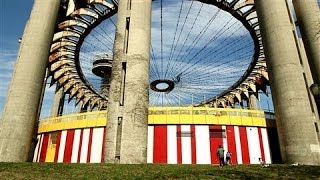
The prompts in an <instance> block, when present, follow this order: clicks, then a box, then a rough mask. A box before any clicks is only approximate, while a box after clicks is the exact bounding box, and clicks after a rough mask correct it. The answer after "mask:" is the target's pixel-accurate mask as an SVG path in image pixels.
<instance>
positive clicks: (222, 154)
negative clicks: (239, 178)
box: [217, 145, 224, 167]
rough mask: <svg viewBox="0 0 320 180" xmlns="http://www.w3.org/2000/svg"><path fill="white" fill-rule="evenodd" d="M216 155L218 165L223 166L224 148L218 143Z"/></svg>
mask: <svg viewBox="0 0 320 180" xmlns="http://www.w3.org/2000/svg"><path fill="white" fill-rule="evenodd" d="M217 156H218V158H219V166H220V167H223V166H224V149H223V147H222V146H221V145H219V148H218V150H217Z"/></svg>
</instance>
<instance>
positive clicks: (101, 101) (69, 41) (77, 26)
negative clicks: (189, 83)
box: [48, 0, 268, 109]
mask: <svg viewBox="0 0 320 180" xmlns="http://www.w3.org/2000/svg"><path fill="white" fill-rule="evenodd" d="M158 1H159V0H158ZM198 1H199V2H201V3H204V4H211V5H214V6H216V7H218V8H220V9H221V10H224V11H226V12H228V13H230V14H231V15H232V16H233V17H234V18H236V19H238V20H239V21H240V22H241V23H242V25H243V26H244V27H245V28H246V29H247V30H248V32H249V33H250V36H251V37H252V39H253V43H254V52H253V55H252V59H251V62H250V63H249V67H248V68H247V70H246V71H245V72H244V74H243V75H242V77H240V79H238V81H237V82H235V83H234V84H233V85H231V87H230V88H228V89H227V90H225V91H223V92H222V93H220V94H216V95H215V96H211V97H210V96H208V97H207V98H209V99H205V100H203V101H202V102H199V103H198V104H196V105H195V106H203V105H209V106H214V105H217V106H220V107H225V106H227V105H230V104H231V105H233V104H234V103H235V102H241V101H242V99H247V98H249V95H250V94H255V95H257V91H258V90H262V91H264V92H265V91H266V85H267V84H268V74H267V69H266V61H265V56H264V52H263V48H262V42H261V35H260V30H259V24H258V19H257V15H256V12H255V8H254V4H253V2H251V1H248V0H247V1H245V0H211V1H210V0H198ZM160 3H161V4H162V0H161V1H160ZM192 3H193V1H192ZM116 12H117V2H116V1H112V0H86V1H85V2H84V1H81V3H80V1H79V2H78V1H76V3H75V5H74V6H69V7H68V9H67V10H66V13H67V14H66V17H65V18H63V20H62V21H61V22H60V23H59V24H58V30H57V32H56V33H55V35H54V37H53V44H52V46H51V53H50V57H49V65H48V69H49V75H50V76H52V84H53V83H55V82H57V84H58V85H59V87H63V89H64V92H65V93H67V94H69V100H71V99H73V98H75V99H76V104H78V103H79V102H81V101H82V102H83V103H82V105H83V106H85V105H90V106H89V107H90V109H94V108H96V107H97V108H98V109H105V108H106V107H107V101H108V98H107V97H105V96H103V95H101V94H100V93H99V92H98V91H97V90H96V88H95V87H93V85H92V84H91V83H90V82H89V81H88V80H87V78H86V76H84V72H83V69H82V68H81V62H80V61H79V56H81V55H80V49H81V46H82V45H83V44H84V43H88V42H86V39H85V38H86V37H87V36H88V35H89V34H90V32H91V31H92V30H93V29H94V28H95V27H97V26H99V24H100V23H101V22H102V21H104V20H105V19H109V20H110V22H112V23H113V25H115V24H114V22H113V21H112V19H111V18H110V17H112V16H113V15H115V14H116ZM161 12H162V7H161ZM161 18H162V14H161ZM162 22H163V21H162V20H161V24H162ZM100 29H101V28H100ZM161 31H162V29H161ZM106 34H107V33H106ZM177 37H178V36H177ZM97 41H99V38H98V39H97ZM92 46H94V45H92ZM173 46H174V41H173ZM109 49H110V50H111V49H112V48H110V47H109ZM161 49H162V46H161ZM152 51H154V49H153V47H152ZM111 52H112V51H111ZM161 53H163V51H161ZM154 57H155V55H154V53H152V59H154ZM166 65H168V64H166ZM150 71H151V73H152V72H153V73H155V74H156V72H155V71H156V70H155V69H154V68H153V66H152V60H151V66H150ZM173 78H174V79H169V80H168V82H169V81H170V83H171V84H172V82H173V81H177V80H178V79H177V78H180V77H179V74H178V75H177V76H173ZM154 80H155V81H157V80H162V81H163V80H165V78H164V77H160V78H159V79H154Z"/></svg>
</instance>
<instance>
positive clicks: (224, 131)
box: [222, 126, 228, 162]
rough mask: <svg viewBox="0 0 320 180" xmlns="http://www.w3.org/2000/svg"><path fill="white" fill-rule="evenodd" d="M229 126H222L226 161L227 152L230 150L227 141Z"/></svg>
mask: <svg viewBox="0 0 320 180" xmlns="http://www.w3.org/2000/svg"><path fill="white" fill-rule="evenodd" d="M226 131H227V128H226V126H222V145H223V146H222V147H223V149H224V162H225V161H226V154H227V152H228V141H227V138H226V135H227V132H226Z"/></svg>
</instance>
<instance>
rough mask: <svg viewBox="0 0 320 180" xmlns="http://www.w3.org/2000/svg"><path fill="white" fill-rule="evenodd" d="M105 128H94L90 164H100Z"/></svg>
mask: <svg viewBox="0 0 320 180" xmlns="http://www.w3.org/2000/svg"><path fill="white" fill-rule="evenodd" d="M103 133H104V128H94V129H93V134H92V138H91V139H92V145H91V153H90V163H100V162H101V154H102V142H103V136H104V134H103Z"/></svg>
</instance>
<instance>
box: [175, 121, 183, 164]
mask: <svg viewBox="0 0 320 180" xmlns="http://www.w3.org/2000/svg"><path fill="white" fill-rule="evenodd" d="M176 137H177V161H178V164H182V147H181V125H177V135H176Z"/></svg>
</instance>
